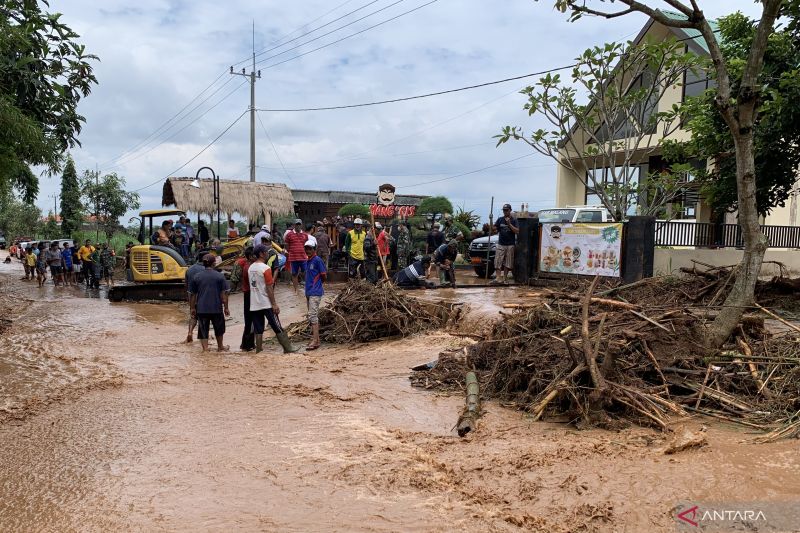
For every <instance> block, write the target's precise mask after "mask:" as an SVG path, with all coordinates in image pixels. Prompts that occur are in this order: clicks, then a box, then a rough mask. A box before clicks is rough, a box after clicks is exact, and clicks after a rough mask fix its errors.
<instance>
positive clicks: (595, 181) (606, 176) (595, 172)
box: [586, 166, 642, 216]
mask: <svg viewBox="0 0 800 533" xmlns="http://www.w3.org/2000/svg"><path fill="white" fill-rule="evenodd" d="M641 173H642V168H641V167H639V166H632V167H628V176H627V179H626V177H625V168H624V167H616V168H614V171H613V173H612V171H611V169H610V168H596V169H592V170H589V171H588V172H587V173H586V205H597V206H602V205H603V202H602V200H601V199H600V195H599V194H597V189H596V187H595V185H597V186H603V185H613V184H614V176H616V182H617V183H619V184H621V185H627V186H628V187H631V188H633V189H636V185H638V184H639V180H640V177H641ZM627 203H628V210H627V212H626V213H625V214H626V215H628V216H631V215H635V214H636V206H637V205H639V198H638V194H637V193H636V192H635V191H632V192H630V193H629V198H628V202H627ZM612 215H613V213H612Z"/></svg>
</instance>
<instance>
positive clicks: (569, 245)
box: [539, 222, 622, 277]
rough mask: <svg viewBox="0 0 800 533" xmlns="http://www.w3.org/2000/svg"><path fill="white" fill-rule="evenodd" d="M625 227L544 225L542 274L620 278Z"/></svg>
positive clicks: (541, 250)
mask: <svg viewBox="0 0 800 533" xmlns="http://www.w3.org/2000/svg"><path fill="white" fill-rule="evenodd" d="M621 237H622V224H619V223H616V224H577V223H571V222H563V223H560V224H547V223H545V224H542V238H541V243H540V248H539V257H540V260H539V270H540V271H541V272H559V273H562V274H580V275H584V276H594V275H597V274H599V275H601V276H608V277H619V276H620V263H621V259H622V255H621V254H622V239H621Z"/></svg>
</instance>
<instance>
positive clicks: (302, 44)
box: [257, 0, 405, 68]
mask: <svg viewBox="0 0 800 533" xmlns="http://www.w3.org/2000/svg"><path fill="white" fill-rule="evenodd" d="M376 1H377V0H376ZM402 2H405V0H395V2H393V3H391V4H389V5H387V6H384V7H382V8H380V9H377V10H375V11H373V12H372V13H368V14H366V15H364V16H363V17H361V18H357V19H355V20H352V21H350V22H348V23H347V24H343V25H341V26H339V27H338V28H334V29H332V30H330V31H329V32H326V33H323V34H322V35H318V36H316V37H314V38H313V39H310V40H308V41H306V42H303V43H300V44H298V45H297V46H293V47H291V48H287V49H286V50H284V51H282V52H278V53H277V54H274V55H271V56H269V57H265V58H264V59H260V60H259V61H258V63H257V64H258V65H260V64H261V63H266V62H267V61H269V60H270V59H275V58H276V57H280V56H282V55H283V54H286V53H288V52H291V51H292V50H297V49H298V48H302V47H303V46H305V45H307V44H311V43H313V42H315V41H319V40H320V39H322V38H323V37H327V36H328V35H331V34H333V33H336V32H337V31H339V30H342V29H344V28H347V27H349V26H352V25H353V24H356V23H357V22H361V21H362V20H364V19H367V18H369V17H371V16H373V15H377V14H378V13H380V12H381V11H386V10H387V9H389V8H390V7H394V6H396V5H397V4H400V3H402ZM374 3H375V2H371V3H370V4H367V5H365V6H363V7H367V6H369V5H371V4H374ZM363 7H362V8H359V9H363ZM356 11H358V10H356ZM351 13H355V11H352V12H351ZM308 33H314V32H313V31H310V32H308ZM298 39H299V37H298ZM292 40H293V41H294V40H296V39H292ZM289 42H291V41H288V42H287V43H284V44H289ZM281 46H283V45H280V46H276V47H275V48H272V49H270V50H266V51H264V52H262V54H263V53H266V52H269V51H271V50H276V49H278V48H280V47H281ZM259 55H260V54H259ZM297 57H299V56H297ZM292 59H294V58H292ZM265 68H269V67H265Z"/></svg>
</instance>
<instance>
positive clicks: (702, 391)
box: [694, 363, 711, 409]
mask: <svg viewBox="0 0 800 533" xmlns="http://www.w3.org/2000/svg"><path fill="white" fill-rule="evenodd" d="M710 375H711V363H709V364H708V368H706V377H704V378H703V384H702V385H700V393H699V394H698V395H697V401H696V402H695V403H694V408H695V409H697V408H698V407H700V400H702V399H703V393H705V391H706V384H707V383H708V376H710Z"/></svg>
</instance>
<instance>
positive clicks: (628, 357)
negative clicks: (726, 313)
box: [412, 268, 800, 440]
mask: <svg viewBox="0 0 800 533" xmlns="http://www.w3.org/2000/svg"><path fill="white" fill-rule="evenodd" d="M735 275H736V274H735V270H731V269H719V268H714V269H709V270H697V269H695V270H694V271H693V272H691V273H690V275H688V276H685V277H667V278H650V279H647V280H643V281H642V282H638V283H636V284H631V285H628V286H621V287H611V288H605V287H603V288H601V289H605V290H598V280H597V279H594V280H583V281H572V282H570V283H571V284H570V285H569V286H566V287H565V286H563V285H562V286H561V287H559V289H558V290H547V289H538V290H535V291H532V292H530V293H528V294H527V295H525V296H524V298H523V299H522V300H521V301H519V302H513V303H509V304H506V305H505V306H504V307H506V308H510V309H513V311H512V312H511V314H504V316H503V318H502V320H500V321H498V322H497V323H496V324H495V325H494V327H493V329H492V331H491V333H490V334H489V335H488V336H487V337H486V338H485V339H483V340H481V341H479V342H477V343H476V344H474V345H472V346H469V347H468V348H467V349H465V350H463V351H456V352H449V353H447V354H442V356H441V357H440V359H439V362H438V364H437V365H436V366H435V367H434V368H433V369H432V370H430V371H428V372H420V373H416V374H415V375H414V376H412V381H413V382H414V384H415V385H418V386H423V387H426V388H444V389H448V388H450V389H454V388H456V387H461V383H463V379H464V377H463V376H464V375H465V372H467V371H470V370H474V371H476V372H477V374H478V377H479V380H480V382H481V389H482V393H483V394H484V396H485V397H493V398H498V399H500V400H502V401H505V402H510V403H512V404H513V405H515V406H517V407H519V408H521V409H524V410H526V411H528V412H529V413H531V415H532V417H533V418H534V419H540V418H543V417H547V416H555V417H559V418H561V419H563V418H564V417H567V419H569V420H571V421H574V422H575V423H577V424H581V425H595V426H601V427H619V426H621V425H624V424H626V423H628V422H634V423H637V424H643V425H651V426H655V427H659V428H662V429H665V428H666V427H667V424H668V422H669V420H670V418H672V417H674V416H685V415H688V414H691V413H701V414H704V415H708V416H711V417H715V418H719V419H723V420H727V421H733V422H737V423H740V424H744V425H746V426H750V427H753V428H757V429H760V430H764V431H768V432H770V433H768V434H767V435H766V436H765V437H764V439H767V440H769V439H773V438H780V437H784V436H798V435H800V328H798V327H797V326H795V325H793V324H791V323H790V322H789V321H786V320H784V319H783V318H782V317H781V316H779V314H776V313H775V312H774V311H772V310H770V309H768V308H765V307H761V306H760V305H757V306H755V307H754V308H753V309H752V310H751V311H752V312H748V313H747V314H745V316H744V318H743V320H742V323H741V324H740V326H739V328H738V329H737V331H736V332H735V333H734V335H733V336H732V338H731V339H730V343H729V345H726V346H725V347H723V349H721V350H711V349H709V348H707V347H706V346H705V345H704V343H703V336H704V327H705V324H706V323H708V322H709V321H710V320H711V319H713V317H714V316H715V312H716V311H715V310H716V309H718V308H719V305H721V304H722V302H724V299H725V296H726V295H727V292H728V291H729V290H730V287H731V286H732V283H733V280H734V279H735ZM794 286H795V283H794V282H791V281H789V280H787V279H785V278H778V279H776V280H773V281H772V282H765V283H762V284H760V286H759V294H761V295H768V298H775V297H779V296H780V295H786V294H787V291H790V290H792V288H793V287H794ZM776 295H777V296H776ZM793 298H795V299H796V296H793ZM762 301H763V300H762ZM780 312H781V313H783V312H784V311H783V310H781V311H780ZM765 317H766V318H768V319H771V320H778V321H779V323H778V325H779V326H780V327H781V328H783V330H784V331H782V332H779V333H777V334H770V333H768V332H767V331H766V330H765V328H764V319H765Z"/></svg>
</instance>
